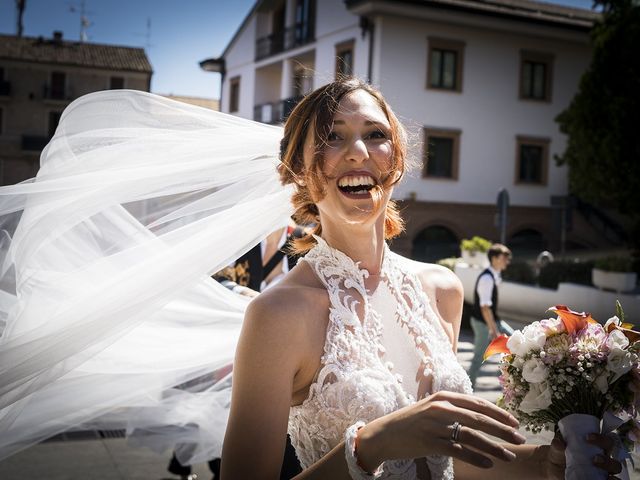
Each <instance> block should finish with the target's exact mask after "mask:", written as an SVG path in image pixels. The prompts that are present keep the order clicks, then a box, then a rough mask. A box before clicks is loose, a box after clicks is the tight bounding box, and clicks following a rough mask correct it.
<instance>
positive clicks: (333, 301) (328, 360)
mask: <svg viewBox="0 0 640 480" xmlns="http://www.w3.org/2000/svg"><path fill="white" fill-rule="evenodd" d="M317 241H318V244H317V245H316V246H315V247H314V248H313V249H312V250H311V251H310V252H309V253H308V254H307V255H306V257H305V258H304V260H303V261H306V262H307V263H308V264H309V265H310V266H311V267H312V268H313V270H314V271H315V273H316V274H317V276H318V277H319V278H320V280H321V281H322V282H323V284H324V285H325V287H326V288H327V292H328V295H329V302H330V307H329V323H328V326H327V333H326V340H325V344H324V354H323V356H322V358H321V368H320V370H319V372H318V374H317V376H316V380H315V381H314V382H313V383H312V385H311V386H310V388H309V395H308V397H307V399H306V400H305V401H304V402H303V403H302V404H300V405H297V406H294V407H292V408H291V412H290V415H289V428H288V430H289V434H290V436H291V441H292V443H293V446H294V447H295V449H296V453H297V455H298V458H299V460H300V463H301V464H302V466H303V468H307V467H308V466H310V465H312V464H313V463H315V462H316V461H318V460H319V459H320V458H322V457H323V456H324V455H326V454H327V453H328V452H329V451H330V450H331V449H332V448H333V447H335V446H336V445H337V444H338V443H339V442H340V441H341V440H342V438H343V436H344V432H345V430H346V429H347V428H348V427H349V426H351V425H353V424H354V423H356V422H357V421H359V420H362V421H364V422H365V423H366V422H370V421H372V420H374V419H376V418H378V417H381V416H383V415H386V414H388V413H390V412H393V411H395V410H397V409H399V408H402V407H404V406H406V405H409V404H411V403H413V402H415V401H416V399H419V398H421V397H423V396H425V395H427V394H430V393H434V392H436V391H439V390H450V391H459V392H466V393H470V392H471V383H470V381H469V378H468V376H467V374H466V373H465V371H464V370H463V369H462V367H461V366H460V364H459V363H458V361H457V359H456V357H455V354H454V353H453V351H452V349H451V344H450V342H449V340H448V338H447V336H446V334H445V332H444V330H443V328H442V325H441V324H440V321H439V319H438V317H437V315H436V314H435V313H434V311H433V310H432V308H431V306H430V304H429V300H428V298H427V296H426V295H425V293H424V291H423V289H422V288H421V285H420V281H419V280H418V278H417V277H416V276H415V275H414V274H412V273H409V268H407V265H406V264H405V262H408V260H406V259H404V258H403V257H401V256H399V255H397V254H395V253H393V252H391V251H390V250H389V249H388V247H385V252H384V259H383V264H382V271H381V281H380V283H379V284H378V286H377V288H376V289H375V292H369V291H367V289H366V287H365V279H366V278H367V277H368V276H369V272H367V271H366V270H364V269H361V268H359V265H358V264H357V263H355V262H354V261H353V260H352V259H351V258H349V257H348V256H347V255H345V254H344V253H342V252H340V251H338V250H336V249H333V248H331V247H329V246H328V245H327V243H326V242H325V241H324V240H322V239H321V238H317ZM385 329H390V330H393V334H394V335H393V336H394V337H395V336H396V335H398V333H400V335H402V336H404V337H405V338H404V339H403V341H404V342H405V343H402V341H401V342H400V343H399V345H400V346H401V347H402V346H403V345H404V347H402V348H398V347H397V345H396V346H393V345H390V342H389V341H388V339H389V335H387V336H385ZM387 333H388V332H387ZM407 345H409V348H406V346H407ZM391 347H393V348H391ZM388 349H390V350H392V351H393V353H395V356H392V355H391V352H390V351H388ZM394 349H395V350H394ZM407 350H408V352H407ZM395 359H398V360H399V363H400V364H402V365H403V368H404V370H403V371H401V372H399V371H398V369H397V368H395V366H394V364H393V361H392V360H395ZM416 369H417V371H416ZM406 372H409V373H406ZM414 379H416V380H415V381H414ZM425 385H426V388H425ZM426 461H427V464H428V467H429V470H430V473H431V478H432V479H434V480H435V479H451V478H453V466H452V461H451V459H450V458H449V457H442V456H437V455H433V456H428V457H427V458H426ZM378 478H394V479H400V478H402V479H405V478H406V479H416V478H418V477H417V473H416V463H415V461H414V460H400V461H387V462H385V463H384V464H383V468H382V473H381V474H380V476H379V477H378Z"/></svg>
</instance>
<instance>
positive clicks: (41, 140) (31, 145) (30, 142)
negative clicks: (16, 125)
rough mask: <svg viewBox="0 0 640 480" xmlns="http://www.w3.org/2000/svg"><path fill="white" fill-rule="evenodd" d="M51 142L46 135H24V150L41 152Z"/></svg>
mask: <svg viewBox="0 0 640 480" xmlns="http://www.w3.org/2000/svg"><path fill="white" fill-rule="evenodd" d="M47 143H49V137H45V136H44V135H22V150H23V151H26V152H40V151H42V149H43V148H44V147H45V146H46V145H47Z"/></svg>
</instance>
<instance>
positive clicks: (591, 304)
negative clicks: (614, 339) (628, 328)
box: [455, 264, 640, 328]
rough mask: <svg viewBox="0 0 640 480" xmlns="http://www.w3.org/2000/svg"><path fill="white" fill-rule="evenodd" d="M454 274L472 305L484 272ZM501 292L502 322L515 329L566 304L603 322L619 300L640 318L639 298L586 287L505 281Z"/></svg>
mask: <svg viewBox="0 0 640 480" xmlns="http://www.w3.org/2000/svg"><path fill="white" fill-rule="evenodd" d="M455 272H456V275H457V276H458V278H460V281H461V282H462V285H463V287H464V299H465V301H467V302H469V303H473V289H474V287H475V283H476V279H477V278H478V275H479V274H480V273H481V272H482V270H481V269H479V268H469V267H464V266H462V265H460V264H457V265H456V269H455ZM498 292H499V298H500V301H499V302H498V313H499V314H500V317H501V318H502V319H503V320H506V321H507V322H509V323H512V322H513V323H512V327H514V328H522V326H523V325H526V324H527V323H530V322H532V321H534V320H540V319H543V318H549V317H553V316H554V315H553V313H548V312H547V311H546V309H547V308H549V307H552V306H554V305H567V306H568V307H569V308H571V309H573V310H576V311H581V312H582V311H584V312H590V313H591V315H592V316H593V318H595V319H596V320H598V321H599V322H601V323H604V322H606V321H607V320H608V319H609V318H610V317H612V316H613V315H615V306H616V300H620V303H621V304H622V307H623V308H624V312H625V316H627V317H628V318H638V317H640V295H633V294H624V293H615V292H608V291H604V290H598V289H597V288H594V287H588V286H585V285H576V284H573V283H561V284H559V285H558V289H557V290H552V289H550V288H539V287H534V286H530V285H524V284H520V283H513V282H502V283H501V284H500V285H499V287H498Z"/></svg>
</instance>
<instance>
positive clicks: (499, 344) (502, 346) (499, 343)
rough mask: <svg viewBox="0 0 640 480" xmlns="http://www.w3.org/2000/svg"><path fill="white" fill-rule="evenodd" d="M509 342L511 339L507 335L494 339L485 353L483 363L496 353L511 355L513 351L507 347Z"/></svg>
mask: <svg viewBox="0 0 640 480" xmlns="http://www.w3.org/2000/svg"><path fill="white" fill-rule="evenodd" d="M507 340H509V337H507V336H506V335H500V336H498V337H496V338H494V339H493V341H492V342H491V343H490V344H489V346H488V347H487V349H486V350H485V351H484V356H483V357H482V361H485V360H486V359H487V358H489V357H492V356H494V355H495V354H496V353H511V350H509V348H508V347H507Z"/></svg>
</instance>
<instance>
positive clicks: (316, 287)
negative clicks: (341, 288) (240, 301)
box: [247, 262, 329, 329]
mask: <svg viewBox="0 0 640 480" xmlns="http://www.w3.org/2000/svg"><path fill="white" fill-rule="evenodd" d="M328 308H329V303H328V296H327V291H326V289H325V288H324V286H323V285H322V283H321V282H320V280H319V279H318V277H317V276H316V275H315V273H314V272H313V270H312V269H311V267H310V266H309V265H308V264H307V263H306V262H300V263H299V264H298V265H297V266H296V267H295V268H294V269H292V270H291V271H290V272H289V273H288V274H287V275H286V277H285V278H284V279H283V280H282V281H281V282H280V283H278V284H277V285H275V286H274V287H272V288H269V289H268V290H266V291H265V292H262V293H261V294H260V295H258V296H257V297H255V298H254V299H253V300H252V301H251V303H250V304H249V307H248V309H247V317H254V316H256V317H258V318H259V319H260V321H263V322H269V323H270V324H273V326H275V327H276V328H278V329H279V328H300V327H301V326H303V325H304V324H305V323H306V322H309V321H310V322H315V321H316V320H317V319H318V318H321V317H322V318H324V317H326V315H327V310H328Z"/></svg>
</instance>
